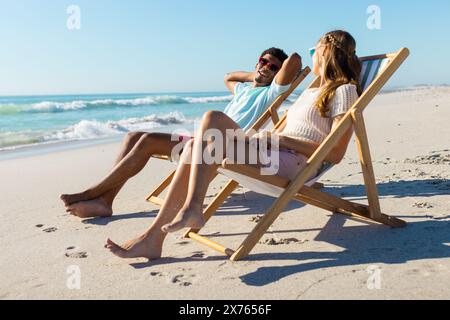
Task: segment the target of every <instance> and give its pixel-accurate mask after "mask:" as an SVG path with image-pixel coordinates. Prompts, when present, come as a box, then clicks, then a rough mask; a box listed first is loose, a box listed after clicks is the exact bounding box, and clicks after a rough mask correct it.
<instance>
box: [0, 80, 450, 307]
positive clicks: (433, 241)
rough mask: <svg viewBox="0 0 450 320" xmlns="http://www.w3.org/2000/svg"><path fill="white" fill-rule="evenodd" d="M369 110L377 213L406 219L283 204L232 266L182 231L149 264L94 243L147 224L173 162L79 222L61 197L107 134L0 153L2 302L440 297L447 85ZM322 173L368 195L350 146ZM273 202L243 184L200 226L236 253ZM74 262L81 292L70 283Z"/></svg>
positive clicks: (103, 155) (446, 231)
mask: <svg viewBox="0 0 450 320" xmlns="http://www.w3.org/2000/svg"><path fill="white" fill-rule="evenodd" d="M365 116H366V123H367V128H368V133H369V139H370V144H371V147H372V156H373V159H374V168H375V172H376V175H377V179H378V182H379V191H380V195H381V206H382V210H383V212H385V213H386V214H392V215H395V216H398V217H401V218H403V219H405V220H406V221H407V222H408V223H409V225H408V227H407V228H405V229H398V230H393V229H390V228H387V227H384V226H381V225H376V224H367V223H365V222H362V221H358V220H355V219H349V218H347V217H344V216H341V215H332V214H331V213H328V212H325V211H323V210H320V209H318V208H314V207H311V206H303V205H301V204H299V203H292V204H291V205H290V206H289V208H288V210H286V212H285V213H283V215H282V216H281V217H280V219H278V220H277V221H276V223H275V224H274V225H273V226H272V227H271V229H270V233H269V234H267V235H266V236H265V237H264V238H263V239H262V241H261V244H259V245H258V246H257V247H256V248H255V250H254V251H253V253H252V255H251V256H250V258H249V259H248V260H246V261H242V262H237V263H232V262H229V261H228V260H227V259H225V258H224V257H222V256H220V255H219V254H216V253H215V252H214V251H211V250H209V249H208V248H205V247H202V246H200V245H198V244H196V243H193V242H192V241H189V240H185V239H181V238H180V236H181V233H178V234H175V235H171V236H169V237H168V239H167V242H166V245H165V247H164V256H165V258H163V259H161V260H160V261H157V262H151V263H148V262H147V261H145V260H139V259H138V260H130V261H123V260H120V259H118V258H116V257H114V256H112V255H111V254H110V253H109V252H108V251H107V250H105V249H104V248H103V245H104V243H105V240H106V239H107V238H108V237H111V238H112V239H114V240H117V241H118V242H121V241H125V240H128V239H130V238H131V237H133V236H136V235H139V234H141V233H142V232H143V231H144V230H145V229H146V227H147V226H149V225H150V224H151V222H152V220H153V218H154V217H155V215H156V214H157V212H158V211H157V209H158V208H157V207H155V206H154V205H152V204H148V203H146V202H145V200H144V199H145V197H146V195H147V194H148V192H149V191H150V190H151V189H152V188H153V187H155V186H156V185H157V184H158V183H159V182H160V181H161V180H162V179H163V177H164V176H166V175H167V174H168V173H169V171H170V170H171V169H172V168H173V167H172V165H171V164H169V163H166V162H163V161H157V160H152V161H151V162H150V163H149V165H148V166H147V167H146V169H145V170H144V171H143V172H142V173H141V174H140V175H139V176H138V177H136V178H135V179H133V180H131V181H130V182H129V184H128V185H127V186H126V187H125V189H124V190H123V191H122V193H121V194H120V195H119V197H118V199H117V202H116V204H115V207H114V210H115V212H116V214H115V216H114V217H112V218H109V219H92V220H86V221H80V220H78V219H76V218H73V217H70V216H68V215H67V214H66V213H65V212H64V208H63V206H62V203H61V202H60V201H59V199H58V196H59V194H61V193H70V192H77V191H81V190H82V188H84V187H88V186H89V185H91V184H93V183H94V182H96V181H97V180H98V179H100V178H101V177H102V176H103V175H105V174H106V173H107V172H108V171H109V169H110V167H111V165H112V162H113V159H114V158H115V155H116V152H117V151H118V148H119V146H118V144H117V143H113V144H105V145H100V146H93V147H92V146H91V147H87V148H83V149H77V150H68V151H67V150H66V151H60V152H54V153H50V154H45V155H37V156H33V157H27V158H20V159H14V160H6V161H1V162H0V179H1V181H0V195H1V201H0V218H1V221H2V223H1V225H0V245H1V249H2V258H1V260H0V299H44V298H50V299H75V298H77V299H78V298H82V299H342V298H344V299H431V298H437V299H449V298H450V286H449V283H450V196H449V195H450V179H449V175H450V170H449V168H450V163H449V158H450V143H449V142H450V138H449V137H450V125H449V120H450V88H444V87H443V88H418V89H416V90H414V91H411V90H410V91H403V92H397V93H389V94H383V95H380V96H378V97H377V99H376V100H375V101H374V103H373V104H372V105H370V106H369V108H368V110H367V111H366V113H365ZM224 182H225V179H224V178H220V179H218V180H217V181H216V182H215V183H214V184H213V185H212V186H211V190H210V195H213V194H215V193H217V192H218V191H219V190H220V186H222V185H223V183H224ZM322 182H324V183H325V184H326V185H327V188H326V191H327V192H330V193H333V194H335V195H340V196H343V197H346V198H348V199H352V200H356V201H360V202H361V203H366V201H365V199H364V195H365V192H364V186H363V184H362V175H361V167H360V165H359V162H358V157H357V151H356V147H355V142H354V141H352V144H351V146H350V147H349V150H348V153H347V156H346V158H345V160H344V161H343V163H342V164H341V165H339V166H338V167H336V168H334V169H333V170H332V171H331V172H329V173H328V174H327V175H326V176H325V177H324V179H323V180H322ZM209 199H211V198H209ZM272 201H273V199H271V198H268V197H264V196H260V195H257V194H255V193H252V192H250V191H248V190H243V189H239V190H237V191H236V192H235V194H234V196H233V197H232V198H230V199H229V201H228V202H227V203H226V204H225V205H224V206H223V207H222V209H221V210H220V211H219V213H218V214H217V216H216V217H215V218H214V219H212V220H211V222H210V223H209V224H208V226H207V227H206V228H205V229H204V231H203V234H205V235H212V237H213V239H214V240H216V241H218V242H223V243H225V244H227V245H229V246H231V247H232V248H235V247H237V246H238V245H239V244H240V242H241V241H242V240H243V237H244V236H245V234H246V233H247V232H249V231H250V230H251V228H252V227H253V226H254V225H255V222H256V221H257V220H258V215H260V214H262V213H263V212H264V210H265V209H266V208H267V207H268V206H269V205H270V204H271V202H272ZM71 266H75V269H73V267H72V269H71ZM77 268H79V270H80V272H81V287H80V289H79V290H77V289H69V288H68V286H67V282H68V279H69V280H71V279H72V278H70V276H71V274H68V271H69V272H72V271H73V270H78V269H77ZM377 276H380V278H379V280H380V281H377V280H378V278H377ZM374 279H375V281H372V280H374ZM69 282H70V281H69ZM70 283H71V282H70ZM70 283H69V284H70ZM368 284H369V285H368ZM373 285H375V288H374V287H373Z"/></svg>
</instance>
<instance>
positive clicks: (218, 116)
mask: <svg viewBox="0 0 450 320" xmlns="http://www.w3.org/2000/svg"><path fill="white" fill-rule="evenodd" d="M225 117H226V115H225V113H223V112H220V111H208V112H206V113H205V115H204V116H203V121H204V122H208V123H219V122H220V121H222V120H223V119H224V118H225Z"/></svg>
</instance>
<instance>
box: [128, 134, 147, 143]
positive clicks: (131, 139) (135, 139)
mask: <svg viewBox="0 0 450 320" xmlns="http://www.w3.org/2000/svg"><path fill="white" fill-rule="evenodd" d="M144 134H145V132H128V133H127V135H126V137H125V140H126V141H128V142H134V143H136V142H138V141H139V139H141V137H142V136H143V135H144Z"/></svg>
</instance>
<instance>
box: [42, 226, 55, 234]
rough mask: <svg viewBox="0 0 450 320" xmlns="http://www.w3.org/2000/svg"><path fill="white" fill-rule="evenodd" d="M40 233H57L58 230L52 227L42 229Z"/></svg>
mask: <svg viewBox="0 0 450 320" xmlns="http://www.w3.org/2000/svg"><path fill="white" fill-rule="evenodd" d="M42 231H44V232H46V233H53V232H56V231H58V228H55V227H52V228H47V229H44V230H42Z"/></svg>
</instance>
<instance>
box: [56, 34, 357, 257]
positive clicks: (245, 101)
mask: <svg viewBox="0 0 450 320" xmlns="http://www.w3.org/2000/svg"><path fill="white" fill-rule="evenodd" d="M311 55H312V58H313V72H314V74H315V75H316V76H320V77H321V83H320V86H319V87H318V88H314V89H308V90H306V91H304V92H303V93H302V95H301V96H300V97H299V98H298V100H297V101H296V103H295V104H294V105H293V106H292V107H291V108H290V110H289V112H288V114H287V118H286V121H285V124H284V125H283V126H282V127H280V128H278V129H277V131H276V132H275V133H272V136H274V135H275V136H276V138H277V141H278V143H279V152H278V153H277V155H279V159H277V160H279V161H278V164H279V165H278V168H279V169H278V172H277V175H279V176H282V177H284V178H293V177H295V176H297V174H298V173H299V172H300V171H302V170H303V169H304V168H305V167H306V165H307V160H308V158H309V157H310V156H311V155H313V154H314V152H315V151H316V149H317V148H318V147H319V146H320V145H321V143H322V142H323V141H324V140H325V139H326V138H327V136H328V135H329V134H330V132H331V131H332V130H333V128H335V126H337V125H338V123H339V122H340V120H341V119H342V117H343V115H345V114H346V113H347V112H348V110H349V109H350V108H351V106H352V105H353V104H354V103H355V101H356V100H357V99H358V97H359V94H360V93H361V89H360V85H359V82H358V80H359V76H360V72H361V62H360V60H359V59H358V57H357V56H356V43H355V40H354V38H353V37H352V36H351V35H350V34H349V33H347V32H345V31H333V32H329V33H327V34H325V35H324V36H323V37H321V38H320V40H319V41H318V43H317V44H316V47H315V48H314V49H312V50H311ZM300 70H301V58H300V56H299V55H298V54H293V55H291V56H290V57H288V56H287V55H286V54H285V53H284V52H283V51H281V50H279V49H270V50H268V51H266V52H264V53H263V55H262V57H261V58H260V60H259V63H258V64H257V67H256V71H255V72H252V73H243V72H242V73H233V74H230V75H227V76H226V79H225V82H226V85H227V87H228V89H229V90H230V91H231V92H232V93H233V94H234V95H235V96H234V99H233V100H232V101H231V103H230V104H229V105H228V107H227V108H226V110H225V113H221V112H217V111H211V112H208V113H206V114H205V115H204V117H203V119H202V122H201V125H200V128H199V130H198V132H197V133H196V137H195V138H193V139H181V140H183V141H185V144H184V148H183V151H182V154H181V157H180V162H179V164H178V168H177V171H176V174H175V176H174V178H173V181H172V184H171V186H170V188H169V191H168V194H167V197H166V201H165V203H164V205H163V206H162V208H161V210H160V212H159V214H158V216H157V218H156V219H155V220H154V221H153V224H152V225H151V226H150V228H149V229H148V230H147V231H146V232H145V233H144V234H143V235H142V236H140V237H138V238H135V239H134V240H131V241H129V242H128V243H126V244H124V245H122V246H120V245H117V244H116V243H114V242H113V241H111V240H110V239H108V240H107V244H106V246H105V247H106V248H108V249H109V250H110V251H111V252H112V253H113V254H115V255H117V256H119V257H121V258H137V257H145V258H148V259H150V260H153V259H158V258H160V257H161V255H162V248H163V243H164V240H165V238H166V236H167V234H168V233H171V232H175V231H178V230H181V229H184V228H194V229H201V228H202V227H203V226H204V225H205V218H204V216H203V204H204V200H205V195H206V192H207V190H208V186H209V184H210V183H211V181H212V179H213V178H214V177H215V174H216V172H217V169H218V168H219V166H220V162H219V163H216V164H206V163H205V162H204V161H203V160H202V159H201V158H202V156H203V155H204V154H205V152H207V151H208V150H209V149H210V144H211V143H212V141H211V140H207V141H205V139H204V138H203V137H204V136H205V135H204V134H205V132H206V131H208V130H209V129H215V130H218V131H220V132H221V133H222V134H223V136H224V137H225V136H226V134H227V133H229V132H230V131H229V130H242V129H249V128H250V127H251V125H252V123H253V122H254V121H255V120H256V119H258V117H259V116H260V115H261V114H262V113H263V112H264V111H265V108H267V107H268V106H269V105H270V104H271V103H273V102H274V101H275V100H276V99H277V97H278V96H279V95H281V94H282V93H284V92H286V91H287V90H288V89H289V87H290V84H291V83H292V82H293V81H294V79H295V77H296V75H298V74H299V71H300ZM247 82H252V84H251V85H250V84H247ZM352 134H353V129H349V130H348V131H347V132H346V133H345V134H344V135H343V137H342V138H341V140H340V141H339V142H338V143H337V144H336V147H335V148H334V149H333V151H332V152H331V153H330V154H329V155H328V156H327V158H326V159H325V161H326V162H329V163H333V164H337V163H339V162H341V161H342V159H343V157H344V155H345V153H346V150H347V146H348V144H349V141H350V139H351V137H352ZM258 137H261V139H262V138H263V137H264V135H261V134H259V135H258ZM248 138H250V137H248ZM179 143H180V142H179V141H172V136H171V135H166V134H159V133H131V134H129V135H128V136H127V138H126V140H125V142H124V145H123V148H122V150H121V152H120V155H119V157H118V159H117V163H116V166H115V167H114V169H113V171H112V172H111V173H110V174H109V175H108V176H107V177H106V178H105V179H104V180H103V181H101V182H100V183H99V184H98V185H96V186H94V187H92V188H90V189H88V190H86V191H84V192H82V193H79V194H72V195H63V196H61V199H62V200H63V201H64V203H65V205H66V208H67V211H69V212H70V213H71V214H73V215H75V216H78V217H81V218H86V217H96V216H111V215H112V214H113V212H112V203H113V200H114V198H115V197H116V195H117V194H118V192H119V191H120V189H121V188H122V187H123V186H124V184H125V183H126V181H127V180H128V179H130V178H131V177H133V176H135V175H136V174H137V173H138V172H140V171H141V170H142V169H143V168H144V166H145V165H146V163H147V162H148V160H149V159H150V157H152V156H153V155H167V156H171V155H172V149H173V148H175V146H177V145H178V144H179ZM244 145H245V148H246V154H250V152H251V151H252V150H250V149H251V148H255V146H254V145H252V144H249V143H247V144H244ZM222 147H223V148H224V149H223V150H227V149H226V148H227V145H226V143H224V144H223V146H222ZM224 154H225V152H224ZM222 160H224V159H222ZM246 161H248V159H246ZM258 161H260V159H258Z"/></svg>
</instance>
